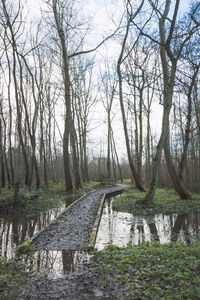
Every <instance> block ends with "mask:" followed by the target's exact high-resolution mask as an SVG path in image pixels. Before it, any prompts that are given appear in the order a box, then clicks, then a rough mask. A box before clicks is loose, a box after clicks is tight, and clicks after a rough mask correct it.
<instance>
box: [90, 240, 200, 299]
mask: <svg viewBox="0 0 200 300" xmlns="http://www.w3.org/2000/svg"><path fill="white" fill-rule="evenodd" d="M93 261H94V263H95V269H96V273H97V274H98V276H99V277H100V279H101V282H102V287H101V288H103V289H105V290H110V289H111V292H110V298H109V299H111V298H112V297H113V293H112V290H113V289H116V288H117V289H121V291H123V295H125V298H123V299H127V300H129V299H200V243H199V242H198V243H195V244H194V245H185V244H183V243H182V242H177V243H170V244H165V245H161V244H159V243H157V242H154V243H153V244H152V245H151V246H150V245H149V244H148V243H144V244H142V245H140V246H131V245H128V246H127V247H126V248H121V249H119V248H117V247H116V246H108V247H107V248H106V249H104V250H102V251H100V252H96V254H95V255H94V257H93Z"/></svg>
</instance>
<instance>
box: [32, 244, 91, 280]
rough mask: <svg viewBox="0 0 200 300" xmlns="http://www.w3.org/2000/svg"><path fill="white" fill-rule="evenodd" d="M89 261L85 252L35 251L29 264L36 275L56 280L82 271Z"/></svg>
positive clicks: (88, 256)
mask: <svg viewBox="0 0 200 300" xmlns="http://www.w3.org/2000/svg"><path fill="white" fill-rule="evenodd" d="M89 260H90V255H89V254H88V253H87V252H85V251H65V250H63V251H37V252H35V254H34V259H32V261H31V264H32V267H33V270H34V271H35V272H37V274H39V275H43V276H47V277H48V278H50V279H57V278H62V277H64V276H65V274H69V273H72V272H74V271H75V270H76V271H77V270H80V269H83V268H84V265H85V264H86V263H88V262H89Z"/></svg>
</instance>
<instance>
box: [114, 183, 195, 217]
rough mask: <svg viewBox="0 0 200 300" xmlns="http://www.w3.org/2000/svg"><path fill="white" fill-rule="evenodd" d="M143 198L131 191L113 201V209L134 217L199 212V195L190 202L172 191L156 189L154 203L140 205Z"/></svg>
mask: <svg viewBox="0 0 200 300" xmlns="http://www.w3.org/2000/svg"><path fill="white" fill-rule="evenodd" d="M143 197H144V193H142V192H139V191H137V190H135V189H131V190H129V191H128V192H125V193H123V194H122V195H121V196H120V197H117V198H115V199H114V201H113V209H115V210H117V211H123V212H129V213H132V214H134V215H150V214H151V215H152V214H157V213H163V214H171V213H176V214H184V213H188V212H191V211H198V210H199V211H200V195H197V194H193V197H192V199H190V200H181V199H180V198H179V196H178V195H177V194H176V193H175V192H174V191H173V190H167V189H157V191H156V193H155V198H154V202H153V203H151V204H149V205H142V204H140V200H141V199H142V198H143Z"/></svg>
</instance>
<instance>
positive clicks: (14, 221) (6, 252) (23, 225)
mask: <svg viewBox="0 0 200 300" xmlns="http://www.w3.org/2000/svg"><path fill="white" fill-rule="evenodd" d="M73 201H74V199H72V198H71V197H67V198H65V199H63V202H62V203H61V204H60V206H59V207H57V208H54V209H50V210H49V211H47V212H43V213H40V214H39V215H38V216H35V217H29V216H26V215H25V216H23V215H15V216H12V217H6V218H0V255H1V256H5V257H6V258H12V257H15V250H16V247H17V246H18V245H20V244H22V243H23V242H24V241H26V240H27V239H30V238H31V237H32V236H33V235H34V234H35V233H37V232H38V231H40V230H41V229H43V228H44V227H46V226H48V225H49V223H50V222H51V221H52V220H53V219H54V218H56V217H57V216H58V215H59V214H60V213H61V212H62V211H63V210H64V209H65V208H66V207H67V206H68V205H70V204H71V203H72V202H73Z"/></svg>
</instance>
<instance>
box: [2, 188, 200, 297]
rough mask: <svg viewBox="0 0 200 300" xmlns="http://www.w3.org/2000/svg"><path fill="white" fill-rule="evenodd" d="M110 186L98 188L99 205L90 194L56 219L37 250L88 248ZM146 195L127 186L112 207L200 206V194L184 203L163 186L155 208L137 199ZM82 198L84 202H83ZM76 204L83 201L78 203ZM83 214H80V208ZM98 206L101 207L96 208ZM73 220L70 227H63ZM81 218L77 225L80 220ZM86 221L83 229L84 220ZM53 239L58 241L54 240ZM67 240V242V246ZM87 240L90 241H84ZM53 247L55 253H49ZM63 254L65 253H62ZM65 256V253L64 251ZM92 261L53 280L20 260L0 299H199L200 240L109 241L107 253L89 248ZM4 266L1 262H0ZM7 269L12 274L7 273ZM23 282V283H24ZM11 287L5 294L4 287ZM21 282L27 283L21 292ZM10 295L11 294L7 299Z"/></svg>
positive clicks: (140, 210)
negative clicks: (116, 243)
mask: <svg viewBox="0 0 200 300" xmlns="http://www.w3.org/2000/svg"><path fill="white" fill-rule="evenodd" d="M103 193H105V190H104V191H103V190H102V191H101V190H99V191H96V192H95V193H94V194H95V199H98V200H97V201H96V204H95V205H92V204H91V203H92V202H91V195H92V194H89V195H87V196H86V202H85V203H84V201H83V199H84V198H82V199H81V200H80V201H78V202H75V203H74V204H73V206H71V208H70V209H69V210H67V211H66V212H64V213H63V215H62V216H61V218H59V219H58V220H57V222H56V223H52V225H51V226H50V227H49V228H48V229H47V230H45V231H44V232H42V233H41V234H40V235H39V236H38V237H37V238H36V239H35V240H34V241H33V243H32V246H34V247H36V248H37V250H39V251H41V250H42V249H45V250H48V251H46V252H50V251H51V250H69V247H67V245H68V244H69V243H71V247H72V249H74V250H86V249H87V244H88V242H89V240H90V238H91V236H90V232H91V226H92V224H93V223H94V219H95V215H96V212H97V207H98V203H99V201H100V199H101V198H102V195H103ZM143 195H144V194H143V193H138V192H136V191H135V190H134V189H132V190H128V191H127V192H125V193H123V194H122V195H121V196H120V197H117V198H115V200H114V202H113V206H114V208H115V209H117V210H119V211H126V212H127V211H129V212H134V213H135V214H138V215H149V214H155V213H160V212H161V213H166V214H167V213H171V212H176V213H187V212H190V211H194V210H196V211H197V210H199V209H200V197H199V196H198V195H194V196H193V200H190V201H187V202H185V201H183V202H182V201H180V200H179V199H178V197H177V196H176V195H175V194H174V192H173V191H170V190H164V189H163V190H158V192H157V194H156V197H155V206H147V207H144V206H138V204H137V203H138V202H137V200H138V199H140V198H142V196H143ZM79 202H80V203H79ZM77 203H79V204H80V206H79V205H77ZM78 207H79V208H80V210H79V217H80V212H81V213H82V216H81V219H80V220H79V217H78V218H77V209H78ZM94 207H96V208H94ZM87 211H90V212H91V215H92V216H93V217H92V219H90V218H88V223H87V221H86V219H85V216H86V215H87ZM67 215H68V216H69V215H71V218H69V224H68V226H69V227H70V231H74V233H73V236H74V238H73V236H72V235H71V233H70V232H68V234H67V232H66V228H65V226H64V224H65V222H68V221H67V218H66V216H67ZM73 222H75V223H76V222H77V224H78V228H76V226H75V223H73ZM85 222H86V223H87V224H86V225H84V227H83V228H82V229H83V230H84V231H85V234H83V233H82V232H81V227H82V225H81V224H83V223H85ZM65 235H66V236H67V235H68V238H66V239H65V238H64V236H65ZM52 240H54V241H55V242H52ZM62 240H63V242H64V244H65V246H64V247H63V246H62ZM85 241H87V242H85ZM49 250H50V251H49ZM61 252H62V254H63V253H64V251H61ZM63 255H64V254H63ZM88 256H89V260H85V261H83V262H82V266H81V268H76V269H75V270H73V272H66V273H65V274H63V275H62V276H61V277H59V276H58V277H57V278H56V276H55V277H53V278H51V277H50V276H49V274H48V270H47V272H46V273H39V272H35V271H30V272H28V273H27V270H25V269H24V268H23V266H20V265H19V264H16V262H9V263H7V269H8V268H9V270H10V273H9V274H8V272H7V271H5V274H4V268H1V271H0V272H1V280H4V281H5V282H1V280H0V299H2V300H3V299H8V300H9V299H10V300H11V299H12V300H14V299H15V300H26V299H30V300H38V299H40V300H54V299H59V300H64V299H65V300H82V299H83V300H84V299H87V300H90V299H91V300H94V299H102V300H103V299H116V300H118V299H119V300H131V299H153V300H154V299H155V300H156V299H200V288H199V286H200V279H199V278H200V243H199V242H196V243H194V244H192V245H185V244H183V243H182V242H180V241H179V242H171V243H169V244H166V245H161V244H160V243H158V242H153V243H152V244H151V245H150V244H149V243H142V244H141V245H139V246H131V245H128V246H127V247H126V248H121V249H119V248H118V247H116V246H112V245H109V246H108V247H107V248H105V249H104V250H103V251H96V250H93V251H90V252H89V253H88ZM63 257H64V256H63ZM30 261H31V260H27V261H26V268H27V267H28V266H29V267H30V270H31V264H30ZM1 263H2V266H5V262H4V263H3V261H2V260H0V264H1ZM25 271H26V272H25ZM6 272H7V273H6ZM22 283H23V284H22ZM5 285H6V286H7V287H10V291H9V289H7V290H6V293H3V294H2V296H3V297H4V298H2V297H1V287H3V286H5ZM19 285H22V286H21V288H20V290H17V289H18V288H19ZM5 297H6V298H5Z"/></svg>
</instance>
